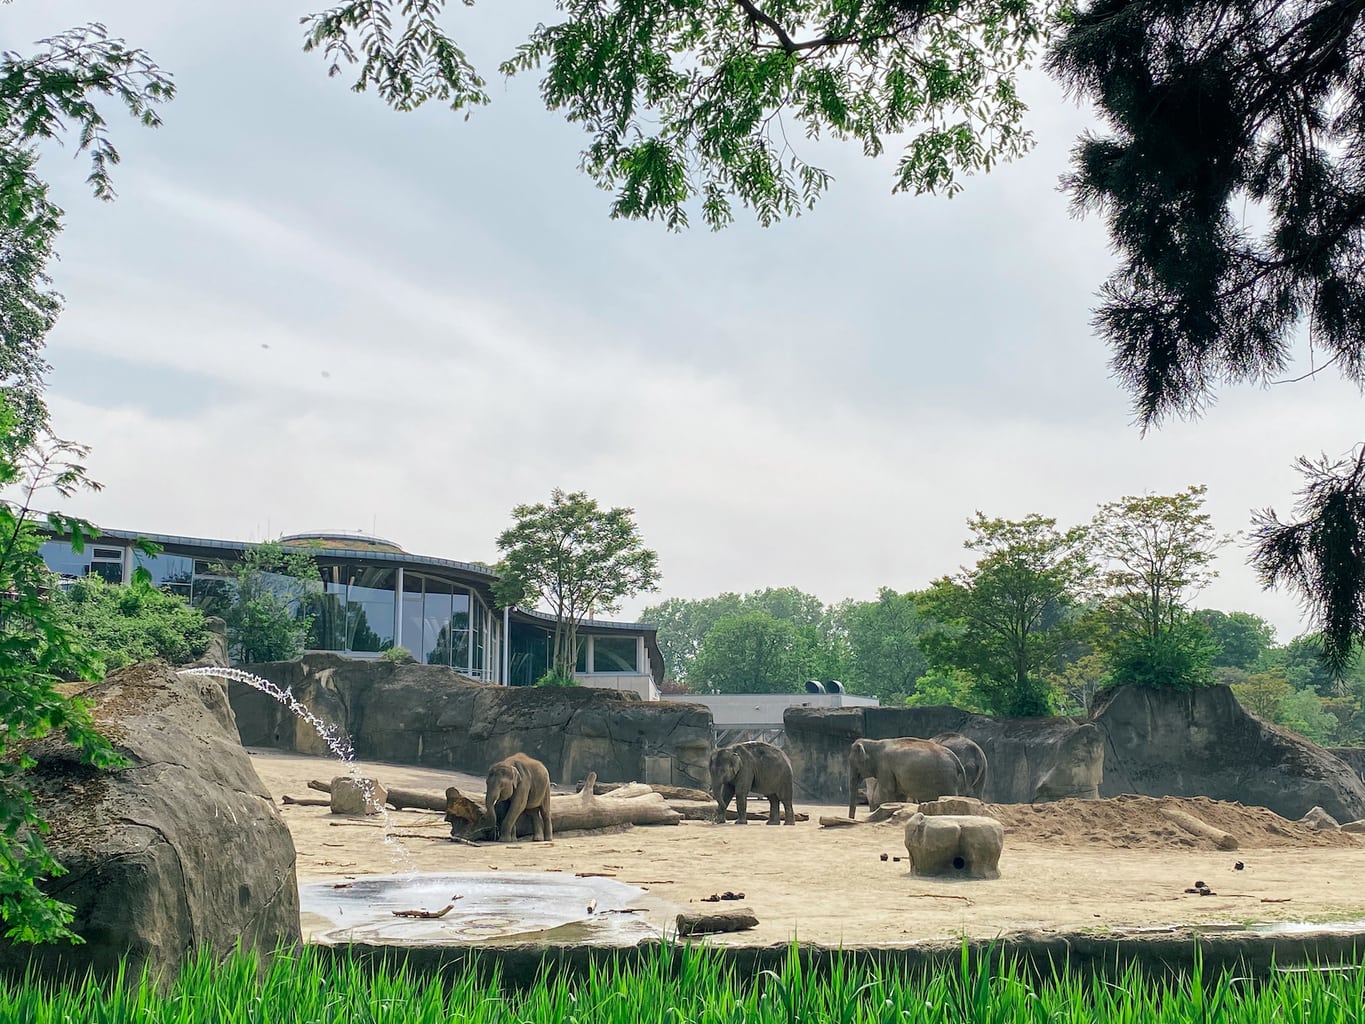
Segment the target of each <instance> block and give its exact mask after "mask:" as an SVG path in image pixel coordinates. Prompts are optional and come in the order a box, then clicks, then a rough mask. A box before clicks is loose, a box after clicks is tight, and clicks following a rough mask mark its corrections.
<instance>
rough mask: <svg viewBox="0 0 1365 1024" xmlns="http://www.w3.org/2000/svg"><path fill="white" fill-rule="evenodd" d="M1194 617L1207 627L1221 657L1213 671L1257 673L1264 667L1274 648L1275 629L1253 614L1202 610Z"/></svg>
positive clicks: (1212, 609) (1217, 656)
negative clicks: (1228, 669) (1233, 669)
mask: <svg viewBox="0 0 1365 1024" xmlns="http://www.w3.org/2000/svg"><path fill="white" fill-rule="evenodd" d="M1194 617H1195V618H1196V619H1198V620H1199V621H1200V622H1202V623H1203V624H1204V626H1205V627H1207V629H1208V631H1209V634H1210V637H1211V638H1212V640H1213V643H1214V646H1216V647H1217V648H1218V653H1217V654H1215V655H1214V656H1213V667H1214V668H1240V669H1242V670H1243V671H1246V672H1255V671H1256V670H1258V669H1259V668H1261V667H1262V666H1263V665H1264V664H1265V658H1266V654H1267V653H1269V651H1270V648H1271V647H1273V646H1274V644H1275V627H1274V626H1272V625H1271V624H1270V623H1268V622H1266V621H1265V619H1263V618H1261V617H1260V616H1258V615H1252V614H1251V613H1250V612H1220V611H1218V610H1216V609H1214V608H1201V609H1199V610H1198V611H1196V612H1195V613H1194Z"/></svg>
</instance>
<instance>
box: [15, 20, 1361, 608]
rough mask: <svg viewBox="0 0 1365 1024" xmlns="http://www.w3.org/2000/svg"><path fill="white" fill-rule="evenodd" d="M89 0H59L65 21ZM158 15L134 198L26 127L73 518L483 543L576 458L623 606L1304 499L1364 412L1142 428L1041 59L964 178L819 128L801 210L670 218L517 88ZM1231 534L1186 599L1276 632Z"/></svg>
mask: <svg viewBox="0 0 1365 1024" xmlns="http://www.w3.org/2000/svg"><path fill="white" fill-rule="evenodd" d="M295 6H299V5H295ZM96 7H97V5H91V4H89V3H78V2H76V0H63V2H62V3H60V4H58V5H56V7H55V8H53V9H51V10H52V13H51V15H50V18H51V20H52V22H53V24H52V26H51V27H59V26H58V22H60V23H61V24H62V25H64V24H66V23H74V22H75V21H77V20H80V18H81V17H83V16H85V15H86V14H88V13H91V12H93V11H95V9H96ZM162 7H164V5H161V4H157V5H152V4H150V3H143V4H130V5H128V7H127V9H126V11H125V10H124V9H122V8H121V11H120V21H121V22H123V23H122V24H120V25H115V26H112V27H113V28H114V29H115V30H116V31H123V32H125V33H126V34H127V35H128V36H129V38H130V41H132V42H135V43H140V44H143V45H146V46H148V47H149V48H153V49H154V52H155V54H156V56H157V57H158V59H159V60H161V61H162V63H163V64H165V65H166V66H168V67H170V68H172V70H175V71H176V72H177V73H178V76H179V79H178V80H179V81H180V85H181V92H180V96H179V97H178V98H177V100H176V102H175V104H174V105H173V106H172V108H170V109H169V110H168V112H167V114H168V116H167V121H166V126H165V127H164V128H162V129H161V130H159V131H157V132H144V131H141V130H139V129H136V128H135V127H134V126H132V125H122V126H120V125H117V124H116V125H115V127H116V129H117V130H118V139H119V142H120V146H121V149H122V150H123V154H124V162H123V163H122V164H121V165H120V167H119V168H118V185H119V188H120V192H121V195H120V199H119V201H118V202H117V203H115V204H113V205H112V206H105V205H100V204H95V203H94V202H93V201H90V200H88V199H87V198H85V194H84V186H83V185H82V184H81V182H80V176H81V174H83V165H81V164H79V163H77V162H72V161H69V160H63V161H58V160H55V159H53V158H51V157H49V156H45V160H46V161H47V165H46V166H48V167H50V169H51V173H53V175H54V178H55V180H56V186H55V187H56V188H57V189H58V191H59V194H60V195H59V198H60V200H61V201H62V202H63V204H64V205H65V206H66V207H67V209H68V230H67V233H66V235H65V236H64V237H63V239H62V244H61V250H62V254H63V261H62V262H61V263H60V264H58V265H57V267H56V268H55V271H56V275H57V278H58V284H59V287H60V288H61V289H62V290H63V291H64V292H65V294H66V295H67V299H68V309H67V312H66V314H65V316H64V317H63V319H62V321H61V323H60V324H59V326H58V328H57V330H56V331H55V332H54V333H53V335H52V338H51V351H52V358H53V363H54V372H53V376H52V407H53V412H54V416H55V418H56V421H57V425H58V427H59V429H60V430H61V432H62V433H64V434H65V435H68V436H72V437H76V438H80V439H82V440H84V441H87V442H90V443H91V444H93V445H94V446H95V452H94V455H93V457H92V464H91V469H92V473H93V475H94V476H95V477H96V478H98V479H101V480H103V481H104V482H105V484H106V490H105V491H104V492H102V493H101V494H99V495H94V496H88V497H86V498H84V499H82V500H81V502H80V507H79V509H78V510H79V511H83V512H85V513H88V514H89V515H91V516H93V517H94V518H96V519H97V520H98V521H100V522H103V523H105V524H107V525H109V526H113V527H121V528H128V529H140V530H147V531H151V532H167V533H180V534H190V535H198V536H221V537H228V538H240V539H262V538H265V537H267V536H272V535H278V534H280V533H286V532H295V531H302V530H308V529H317V528H342V529H369V528H371V527H374V528H376V529H377V530H378V532H379V533H380V534H381V535H384V536H388V537H391V538H392V539H394V540H396V541H398V542H399V543H402V544H403V545H405V546H406V547H407V548H408V549H409V550H412V551H415V552H420V553H423V554H432V555H440V556H446V557H451V558H456V559H466V560H468V559H482V560H491V559H493V558H494V557H495V551H494V548H493V539H494V538H495V537H496V535H497V533H498V532H499V531H500V530H501V529H502V528H504V527H505V526H506V525H507V520H508V513H509V510H510V509H511V507H512V506H513V505H514V504H516V503H518V502H523V501H536V500H542V499H544V498H545V497H547V496H548V494H549V491H550V489H551V488H552V487H556V486H559V487H565V488H568V489H584V490H587V491H588V492H589V493H591V494H593V495H594V496H595V497H597V498H598V499H599V500H601V501H603V502H605V503H608V504H612V505H628V506H632V507H634V508H635V509H636V510H637V518H638V521H639V523H640V526H641V530H642V532H643V534H644V537H645V539H646V542H647V543H649V544H650V545H651V546H652V547H655V548H656V549H657V550H658V551H659V552H660V555H661V560H662V566H663V570H664V589H663V591H662V592H661V594H660V595H656V596H655V597H654V598H645V599H643V600H640V601H636V602H633V603H632V604H631V605H628V606H627V610H626V612H625V614H634V613H635V611H638V608H639V607H640V605H642V604H643V603H645V601H648V600H657V599H658V597H661V596H672V595H676V596H687V597H699V596H705V595H709V594H714V593H717V592H720V591H722V590H747V589H753V588H756V587H763V586H781V585H789V584H794V585H797V586H800V587H802V588H803V589H805V590H808V591H811V592H814V593H816V594H818V595H819V596H820V597H822V598H823V599H824V600H826V601H837V600H840V599H842V598H844V597H848V596H854V597H860V598H867V597H871V596H873V595H874V594H875V592H876V589H877V588H878V587H879V586H892V587H895V588H897V589H901V590H905V589H913V588H919V587H922V586H924V585H925V584H926V583H927V582H928V581H929V580H930V579H932V578H934V577H936V576H938V575H941V574H943V573H945V572H950V571H953V570H954V569H955V568H956V567H957V566H958V565H959V564H961V563H962V562H963V561H964V558H965V556H966V555H967V552H964V551H963V550H962V547H961V544H962V541H963V539H964V538H965V536H966V530H965V525H964V524H965V520H966V519H967V517H968V516H970V515H971V514H972V513H973V511H975V510H977V509H980V510H981V511H983V512H985V513H987V514H988V515H1000V516H1009V517H1021V516H1023V515H1025V514H1028V513H1030V512H1041V513H1044V514H1047V515H1055V516H1056V517H1058V519H1059V520H1061V521H1062V522H1063V523H1074V522H1080V521H1084V520H1086V519H1088V518H1089V517H1090V515H1091V514H1092V513H1093V511H1094V509H1095V507H1096V506H1097V505H1098V504H1100V503H1101V502H1104V501H1108V500H1112V499H1114V498H1117V497H1119V496H1120V495H1123V494H1131V493H1144V492H1154V493H1171V492H1173V491H1175V490H1178V489H1180V488H1183V487H1185V486H1187V485H1189V484H1191V483H1196V482H1206V483H1208V484H1209V487H1210V491H1209V508H1210V510H1211V511H1212V512H1213V514H1214V517H1215V521H1216V523H1217V525H1218V527H1219V528H1220V529H1222V530H1225V531H1234V530H1238V529H1242V528H1244V527H1245V526H1246V524H1247V521H1248V516H1249V512H1250V510H1251V509H1252V508H1254V507H1260V506H1263V505H1266V504H1272V503H1273V504H1276V505H1277V506H1278V507H1280V509H1281V512H1282V513H1283V512H1286V511H1287V506H1288V504H1289V497H1290V495H1291V494H1292V491H1293V489H1294V488H1295V487H1296V486H1297V478H1296V477H1295V475H1294V474H1293V472H1292V461H1293V458H1294V457H1295V456H1296V455H1298V454H1301V453H1316V452H1317V451H1318V450H1321V449H1325V450H1326V451H1328V452H1329V453H1336V452H1340V451H1344V450H1345V449H1346V448H1347V447H1349V445H1350V444H1352V443H1354V442H1355V441H1356V440H1358V439H1359V438H1358V429H1357V427H1358V422H1359V395H1358V394H1357V393H1356V392H1355V391H1354V390H1353V389H1351V388H1349V387H1345V386H1342V385H1340V384H1337V383H1335V382H1331V381H1318V382H1305V383H1303V384H1298V385H1292V386H1286V387H1277V388H1273V389H1270V390H1269V391H1268V392H1267V391H1261V390H1258V389H1255V388H1239V389H1232V390H1229V391H1228V392H1227V393H1226V394H1224V395H1223V396H1222V397H1221V400H1220V401H1219V403H1218V404H1216V405H1215V406H1214V407H1213V409H1212V410H1211V411H1210V412H1209V414H1208V415H1207V416H1206V417H1205V418H1204V419H1202V420H1200V421H1198V422H1195V423H1175V424H1172V425H1169V426H1167V427H1164V428H1163V429H1161V430H1159V431H1154V432H1151V433H1149V434H1148V436H1146V437H1141V436H1140V435H1139V433H1138V431H1137V430H1136V429H1135V428H1134V426H1133V425H1132V423H1131V414H1130V410H1129V403H1128V398H1127V396H1125V395H1124V394H1122V393H1121V392H1120V391H1119V390H1118V388H1117V386H1116V385H1115V383H1114V382H1113V381H1112V380H1111V379H1110V378H1109V373H1108V369H1107V358H1108V354H1107V352H1106V350H1105V348H1104V346H1103V345H1102V344H1101V343H1100V342H1098V341H1097V340H1096V339H1095V338H1094V337H1093V335H1092V332H1091V330H1090V327H1089V320H1090V307H1091V306H1092V305H1093V301H1094V293H1095V291H1096V289H1097V288H1098V287H1099V285H1100V283H1101V282H1102V280H1103V278H1104V276H1105V275H1106V273H1107V272H1108V268H1109V266H1110V261H1111V258H1110V256H1109V255H1108V253H1107V248H1106V243H1105V239H1104V234H1103V225H1102V223H1100V222H1098V221H1096V220H1093V219H1092V220H1086V221H1077V220H1074V219H1072V218H1071V217H1070V216H1069V212H1068V208H1067V200H1066V197H1065V196H1064V195H1061V194H1060V193H1058V192H1057V190H1056V182H1057V177H1058V175H1059V174H1061V173H1062V172H1063V171H1064V170H1065V169H1066V162H1067V153H1068V151H1069V148H1070V146H1071V144H1072V142H1073V140H1074V138H1075V135H1076V133H1077V131H1078V130H1080V128H1081V126H1083V125H1084V124H1085V123H1086V121H1087V119H1088V116H1089V115H1088V113H1087V112H1086V111H1084V110H1081V109H1077V108H1075V107H1074V106H1072V105H1069V104H1066V103H1064V102H1063V101H1062V100H1061V99H1060V97H1059V95H1058V94H1057V91H1056V89H1055V88H1054V87H1052V86H1051V85H1050V84H1049V83H1047V82H1046V80H1045V79H1042V78H1041V77H1040V76H1034V77H1033V78H1031V79H1030V80H1029V82H1028V83H1026V85H1027V89H1028V95H1029V97H1030V98H1031V102H1032V103H1033V107H1034V109H1033V113H1032V115H1031V121H1032V124H1033V126H1034V129H1035V131H1036V133H1037V135H1038V138H1039V146H1038V148H1037V150H1036V151H1035V152H1034V153H1033V154H1031V155H1030V156H1028V157H1027V158H1025V159H1024V160H1022V161H1019V162H1017V163H1015V164H1012V165H1009V166H1006V167H1003V168H1000V169H999V170H998V171H996V172H995V173H993V174H992V175H990V176H986V177H978V178H974V179H971V180H970V181H969V182H968V183H967V185H968V187H967V191H966V192H965V193H964V194H963V195H962V196H960V197H958V198H955V199H953V200H952V201H947V200H942V199H934V198H928V197H921V198H915V197H909V196H892V195H890V194H889V188H890V182H891V175H890V164H891V161H892V160H893V159H894V156H892V157H889V158H888V159H885V160H881V161H866V160H864V159H863V158H862V157H861V156H859V155H858V154H857V153H856V152H854V151H852V150H850V149H849V148H848V147H842V146H839V145H833V144H827V143H822V144H818V145H815V146H814V148H813V150H812V152H811V154H810V155H812V156H813V157H815V158H816V159H818V160H819V161H820V162H823V163H825V164H827V165H828V166H829V167H830V168H831V169H832V170H833V171H834V172H835V174H836V178H837V180H836V183H835V185H834V187H833V189H832V190H831V192H830V193H829V194H828V195H827V196H826V197H825V198H824V199H823V200H822V201H821V203H820V204H819V205H818V206H817V208H816V210H815V211H814V212H813V213H811V214H809V215H806V216H803V217H801V218H799V219H797V220H795V221H792V222H789V223H784V224H781V225H779V226H777V227H775V228H772V229H768V230H764V229H761V228H758V227H756V226H755V225H753V224H752V223H749V222H744V221H743V220H742V219H741V221H742V222H741V223H740V224H738V225H736V226H735V227H733V228H731V229H729V230H727V231H725V232H722V233H719V234H712V233H709V232H707V231H705V230H702V229H699V228H694V229H693V230H692V231H690V232H688V233H687V234H685V235H681V236H677V235H670V234H668V233H666V232H665V231H664V230H663V229H662V228H661V227H659V226H658V225H656V224H635V223H626V222H619V221H610V220H609V219H608V218H607V216H606V209H607V204H608V202H609V197H608V196H606V195H605V194H603V193H602V192H600V191H598V190H596V189H594V188H593V187H592V185H591V184H590V183H589V182H588V181H587V180H586V179H585V178H584V177H583V176H581V175H580V174H578V172H577V171H576V170H575V169H574V166H575V162H576V152H577V148H578V146H579V145H581V136H580V134H579V133H578V131H577V129H576V128H573V127H572V126H566V125H565V124H564V123H563V122H562V120H560V119H559V118H558V117H556V116H554V115H549V114H547V113H546V112H545V111H544V110H543V109H542V108H541V107H540V105H539V102H538V100H537V99H536V97H535V95H534V89H533V88H532V87H531V83H529V82H527V81H520V82H514V83H513V85H512V86H510V87H508V88H507V89H506V90H505V91H500V92H499V94H498V96H497V97H496V102H495V104H494V106H493V107H492V108H490V109H488V110H481V111H479V112H478V114H477V115H476V116H475V117H474V118H473V119H472V120H471V121H470V122H469V123H468V124H466V123H463V122H462V121H460V120H459V119H458V118H456V117H453V116H452V115H450V114H449V113H448V112H445V111H441V110H437V109H431V110H425V111H422V112H419V113H418V114H416V115H413V116H400V115H398V114H394V113H391V112H389V111H386V110H384V109H383V108H382V106H381V105H380V104H378V103H377V101H376V100H375V99H374V97H372V96H359V97H358V96H355V95H353V94H351V93H350V92H349V91H347V90H346V89H345V88H344V85H343V84H342V83H338V82H335V81H331V82H329V81H328V80H327V79H326V78H325V75H324V71H323V68H322V67H321V65H320V62H319V61H317V60H316V59H315V58H314V57H311V56H310V57H305V56H303V55H301V54H298V53H297V51H296V46H297V42H298V40H297V38H296V36H295V35H293V34H291V33H293V32H294V31H295V28H296V26H293V23H292V21H291V20H290V19H289V18H281V16H280V13H279V10H278V5H277V4H275V3H274V0H272V2H271V3H269V4H267V3H264V2H262V3H254V4H251V3H248V4H243V5H241V8H240V10H236V13H235V16H234V18H233V19H232V21H231V24H230V25H229V26H228V32H229V35H228V36H227V37H226V38H218V37H217V36H216V34H215V33H213V32H207V31H205V30H203V27H202V26H201V25H198V26H197V22H196V17H190V16H188V15H187V16H184V17H180V18H179V19H178V20H171V21H164V20H158V18H159V17H160V14H159V13H158V12H160V9H161V8H162ZM303 9H307V5H306V4H304V5H302V7H301V10H303ZM492 9H493V8H492V5H484V6H481V7H480V8H477V9H476V12H475V15H474V16H475V17H477V18H486V19H492V20H491V21H481V22H478V23H477V24H479V25H491V24H494V23H496V24H497V25H498V26H501V25H502V22H501V21H499V16H496V15H494V14H490V13H487V12H489V11H491V10H492ZM291 12H292V8H291ZM460 15H461V16H463V15H464V12H460ZM64 16H65V17H64ZM518 16H519V17H520V15H518ZM509 17H510V16H509ZM48 18H49V14H48V13H47V10H46V9H45V11H44V12H43V16H42V19H37V18H31V19H30V21H31V22H33V23H34V24H35V25H36V23H37V21H38V20H48ZM125 19H126V20H125ZM36 31H37V30H36V29H35V33H36ZM144 32H145V33H146V35H145V37H144V36H143V35H141V33H144ZM277 34H278V38H277ZM504 34H505V33H504ZM498 38H500V39H501V38H502V37H501V36H499V37H498ZM509 38H510V37H509ZM243 52H249V53H252V54H253V55H254V56H255V57H257V58H259V60H258V61H257V62H256V63H257V64H259V66H260V69H261V70H260V75H259V76H255V75H250V76H243V75H242V73H241V67H240V54H241V53H243ZM244 78H245V79H246V80H244ZM813 145H814V144H813ZM1353 435H1356V436H1353ZM1241 555H1242V553H1241V552H1239V551H1236V550H1231V549H1230V550H1229V551H1227V552H1226V553H1225V554H1224V556H1223V557H1222V558H1221V559H1220V567H1221V568H1222V570H1223V577H1222V579H1220V581H1219V582H1218V583H1216V584H1215V585H1214V586H1213V587H1211V588H1210V589H1209V591H1208V592H1207V593H1206V594H1204V595H1203V596H1202V598H1201V600H1202V602H1203V603H1205V604H1208V605H1211V606H1216V607H1223V608H1226V609H1246V610H1251V611H1255V612H1257V613H1259V614H1262V615H1265V616H1267V617H1268V618H1270V619H1272V621H1274V622H1275V623H1276V624H1277V626H1279V628H1280V630H1281V633H1282V634H1286V635H1290V634H1293V633H1295V632H1297V631H1298V629H1299V624H1300V620H1299V616H1298V612H1297V609H1296V608H1295V607H1294V604H1293V602H1292V600H1291V599H1290V598H1288V597H1286V596H1284V595H1265V594H1262V593H1261V591H1260V589H1259V587H1258V586H1257V585H1256V582H1255V580H1254V579H1253V578H1252V576H1251V574H1250V572H1249V570H1247V569H1246V568H1245V566H1244V565H1243V564H1242V559H1241Z"/></svg>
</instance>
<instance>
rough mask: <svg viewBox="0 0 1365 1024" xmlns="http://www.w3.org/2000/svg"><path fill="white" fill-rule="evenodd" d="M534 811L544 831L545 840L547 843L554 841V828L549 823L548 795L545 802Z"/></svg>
mask: <svg viewBox="0 0 1365 1024" xmlns="http://www.w3.org/2000/svg"><path fill="white" fill-rule="evenodd" d="M536 813H537V815H538V816H539V817H540V823H541V825H542V827H543V829H544V832H545V841H546V842H547V843H552V842H554V838H555V830H554V826H553V825H551V824H550V798H549V797H548V796H547V797H546V798H545V802H544V803H543V804H541V805H540V808H539V809H538V810H537V812H536Z"/></svg>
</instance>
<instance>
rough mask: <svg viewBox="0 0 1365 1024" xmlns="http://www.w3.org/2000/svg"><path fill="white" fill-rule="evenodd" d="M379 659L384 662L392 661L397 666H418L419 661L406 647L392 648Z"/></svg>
mask: <svg viewBox="0 0 1365 1024" xmlns="http://www.w3.org/2000/svg"><path fill="white" fill-rule="evenodd" d="M379 657H380V658H381V659H383V660H384V661H391V662H393V663H394V664H396V665H415V664H417V659H416V658H414V657H413V656H412V652H411V651H410V650H408V649H407V648H406V647H390V648H389V649H388V650H387V651H385V652H384V653H383V654H381V655H380V656H379Z"/></svg>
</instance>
